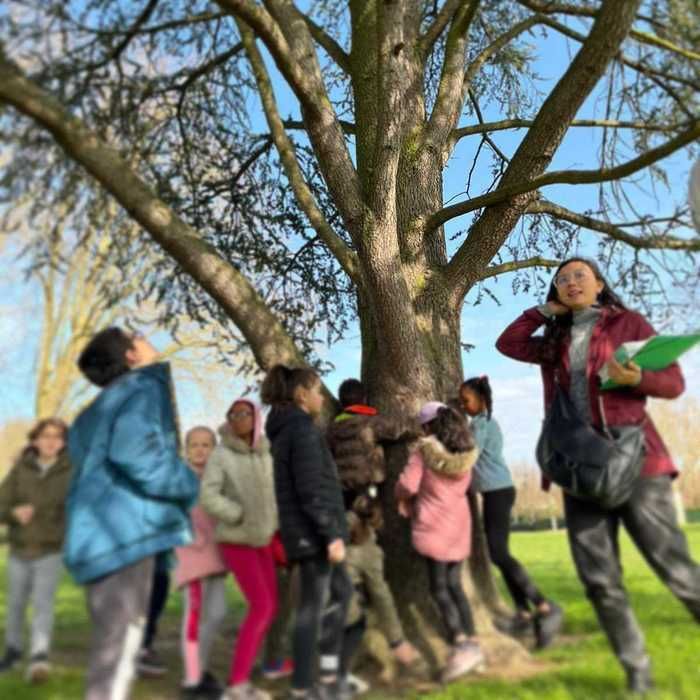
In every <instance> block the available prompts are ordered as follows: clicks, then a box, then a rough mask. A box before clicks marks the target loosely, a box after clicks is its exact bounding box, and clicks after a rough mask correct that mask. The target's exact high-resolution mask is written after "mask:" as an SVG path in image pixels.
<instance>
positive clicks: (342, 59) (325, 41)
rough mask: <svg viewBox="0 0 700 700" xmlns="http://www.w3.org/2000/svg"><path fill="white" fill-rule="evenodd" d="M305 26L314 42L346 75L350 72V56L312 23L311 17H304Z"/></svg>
mask: <svg viewBox="0 0 700 700" xmlns="http://www.w3.org/2000/svg"><path fill="white" fill-rule="evenodd" d="M304 21H305V22H306V26H307V27H308V28H309V31H310V32H311V36H312V37H313V38H314V41H315V42H316V43H317V44H318V45H319V46H321V47H322V48H323V50H324V51H325V52H326V53H327V54H328V55H329V56H330V57H331V58H332V59H333V60H334V61H335V62H336V63H337V64H338V66H339V67H340V68H342V69H343V70H344V71H345V72H346V73H349V72H350V56H348V54H347V53H346V52H345V51H344V50H343V47H342V46H341V45H340V44H339V43H338V42H337V41H336V40H335V39H334V38H333V37H332V36H330V35H329V34H327V33H326V32H324V31H323V29H322V28H321V27H319V26H318V24H316V22H314V21H313V20H312V19H311V17H309V16H307V15H304Z"/></svg>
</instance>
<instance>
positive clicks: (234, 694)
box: [221, 683, 272, 700]
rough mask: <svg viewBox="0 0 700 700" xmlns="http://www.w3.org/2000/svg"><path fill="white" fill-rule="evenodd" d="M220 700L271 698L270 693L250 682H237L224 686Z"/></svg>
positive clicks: (270, 699)
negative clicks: (224, 689)
mask: <svg viewBox="0 0 700 700" xmlns="http://www.w3.org/2000/svg"><path fill="white" fill-rule="evenodd" d="M221 700H272V695H270V693H268V692H267V691H266V690H262V689H260V688H256V687H255V686H254V685H251V684H250V683H238V684H237V685H230V686H229V687H228V688H226V691H225V692H224V694H223V695H222V696H221Z"/></svg>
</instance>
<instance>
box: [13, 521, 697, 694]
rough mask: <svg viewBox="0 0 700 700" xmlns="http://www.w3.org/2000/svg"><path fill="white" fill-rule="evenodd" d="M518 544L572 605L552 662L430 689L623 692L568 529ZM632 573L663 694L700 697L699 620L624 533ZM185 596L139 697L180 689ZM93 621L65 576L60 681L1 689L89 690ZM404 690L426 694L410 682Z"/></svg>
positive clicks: (548, 657) (59, 612)
mask: <svg viewBox="0 0 700 700" xmlns="http://www.w3.org/2000/svg"><path fill="white" fill-rule="evenodd" d="M687 533H688V537H689V540H690V543H691V550H692V551H693V552H694V553H695V556H696V558H698V557H700V524H693V525H690V526H688V528H687ZM513 550H514V552H515V554H516V556H518V557H519V558H520V559H521V560H522V561H523V562H524V563H525V564H526V566H527V568H528V570H529V571H530V573H531V574H532V576H533V578H534V579H535V581H537V583H538V585H539V586H540V587H541V588H542V589H543V590H544V591H545V592H546V593H547V595H549V596H551V597H552V598H554V599H556V600H558V601H559V602H560V603H562V604H563V606H564V608H565V610H566V625H565V630H564V632H565V634H564V637H563V640H562V641H561V642H560V643H559V644H557V645H555V646H554V647H553V648H552V649H550V650H548V651H547V652H544V653H541V654H537V658H538V659H541V660H542V661H543V662H544V663H543V664H542V665H543V666H544V667H545V668H546V669H547V670H546V672H543V673H540V674H538V675H536V676H533V677H530V678H528V679H526V680H521V681H509V680H505V679H500V680H499V679H498V678H494V677H491V674H492V673H493V670H491V671H489V672H487V675H486V677H478V678H473V679H470V680H468V681H465V682H463V683H458V684H453V685H451V686H449V687H447V688H445V689H444V690H442V691H441V692H433V693H431V694H429V695H427V694H424V695H422V696H421V697H423V698H426V699H429V700H462V699H463V698H469V699H470V700H471V699H473V700H496V699H502V698H507V699H508V700H516V699H517V700H570V699H575V700H598V699H599V700H618V699H619V700H622V699H623V698H625V693H624V690H623V688H624V677H623V673H622V670H621V669H620V667H619V665H618V664H617V662H616V660H615V658H614V657H613V655H612V652H611V651H610V649H609V647H608V644H607V641H606V639H605V638H604V636H603V635H602V633H601V632H600V629H599V628H598V625H597V622H596V620H595V618H594V615H593V612H592V610H591V608H590V605H589V604H588V601H587V600H586V599H585V597H584V596H583V593H582V590H581V586H580V584H579V582H578V579H577V578H576V575H575V573H574V570H573V567H572V564H571V560H570V557H569V552H568V546H567V542H566V536H565V533H564V532H563V531H560V532H537V533H516V534H514V535H513ZM622 552H623V566H624V570H625V582H626V584H627V588H628V590H629V593H630V598H631V600H632V605H633V607H634V609H635V611H636V612H637V615H638V618H639V622H640V624H641V626H642V628H643V629H644V632H645V634H646V638H647V644H648V647H649V651H650V653H651V656H652V658H653V661H654V669H655V677H656V682H657V686H658V691H657V693H656V694H655V695H654V698H658V699H659V700H697V699H698V698H700V629H699V628H698V626H697V625H696V624H695V623H694V622H693V620H692V619H691V617H690V615H689V614H688V613H687V612H686V610H685V609H684V608H683V607H682V606H681V604H680V603H678V601H676V600H675V598H673V596H672V595H671V594H670V593H669V592H668V591H667V590H666V589H665V588H664V587H663V586H662V585H661V584H660V583H659V582H658V581H657V580H656V578H655V577H654V576H653V574H652V573H651V572H650V570H649V569H648V567H647V566H646V564H645V563H644V561H643V560H642V558H641V557H640V556H639V554H638V553H637V551H636V550H635V549H634V547H633V546H632V545H631V544H630V542H629V541H628V540H627V539H626V538H624V539H623V542H622ZM0 580H2V581H4V557H3V560H2V562H0ZM5 593H6V592H5V590H4V586H3V588H2V590H0V612H1V613H2V619H4V609H5ZM230 595H231V603H232V610H233V613H232V616H231V621H230V623H229V625H228V628H227V634H226V635H225V636H226V638H227V639H228V640H231V639H233V638H234V636H235V633H234V629H235V625H236V623H237V621H238V620H239V619H240V616H241V614H242V606H241V601H240V597H239V596H238V594H237V592H236V591H235V590H234V589H233V588H231V591H230ZM179 619H180V596H179V595H178V594H173V595H171V597H170V599H169V602H168V608H167V610H166V614H165V615H164V619H163V621H162V623H161V630H160V634H159V641H158V648H159V650H160V651H162V652H163V654H164V656H165V657H166V658H167V660H168V663H169V666H170V668H171V671H170V673H169V674H168V676H167V677H166V678H165V679H164V680H162V681H157V682H154V681H146V680H142V681H139V682H138V683H137V685H136V689H135V692H134V698H135V700H171V699H173V698H177V684H178V682H179V671H180V663H179V657H178V631H179ZM88 639H89V630H88V624H87V619H86V613H85V608H84V600H83V594H82V591H81V590H80V589H78V588H76V587H75V586H73V585H72V584H71V582H70V579H69V578H68V577H65V578H64V580H63V582H62V585H61V588H60V592H59V596H58V600H57V608H56V632H55V650H54V662H55V665H56V672H55V674H54V676H53V677H52V679H51V681H50V682H49V683H48V684H47V685H45V686H42V687H40V688H31V687H29V686H27V685H26V683H25V682H24V681H23V679H22V675H21V673H19V672H17V673H15V672H13V673H10V674H8V675H6V676H3V677H0V698H2V699H3V700H4V699H5V698H12V699H13V700H25V699H26V700H28V699H30V698H32V699H33V698H37V699H39V698H41V700H73V699H76V700H77V699H78V698H80V697H81V694H82V675H83V670H82V669H83V668H84V663H85V657H86V653H87V645H88ZM228 655H229V648H228V646H227V644H226V643H225V642H224V641H221V642H220V643H219V645H218V646H217V648H216V650H215V663H214V666H215V668H216V669H217V670H218V671H220V673H221V675H224V673H225V670H226V668H227V663H228ZM389 697H395V696H392V695H391V694H390V693H389V692H388V691H385V692H381V691H375V692H374V693H372V694H371V695H370V696H368V700H370V699H371V700H377V699H379V698H389ZM402 697H406V698H409V697H418V695H417V693H411V692H408V691H404V692H403V693H402Z"/></svg>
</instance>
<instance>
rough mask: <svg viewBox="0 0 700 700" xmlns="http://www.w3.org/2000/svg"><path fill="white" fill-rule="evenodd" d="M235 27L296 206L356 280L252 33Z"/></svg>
mask: <svg viewBox="0 0 700 700" xmlns="http://www.w3.org/2000/svg"><path fill="white" fill-rule="evenodd" d="M239 29H240V32H241V37H242V39H243V44H244V46H245V50H246V54H247V55H248V60H249V61H250V65H251V67H252V70H253V75H254V76H255V81H256V83H257V86H258V92H259V94H260V100H261V102H262V105H263V110H264V112H265V117H266V119H267V123H268V126H269V127H270V133H271V134H272V138H273V140H274V143H275V147H276V148H277V152H278V153H279V156H280V159H281V161H282V165H283V167H284V171H285V173H286V175H287V179H288V180H289V183H290V185H291V186H292V190H293V191H294V196H295V197H296V200H297V202H298V204H299V207H300V208H301V210H302V211H303V212H304V213H305V214H306V216H307V217H308V219H309V222H310V223H311V225H312V226H313V228H314V230H315V231H316V233H318V235H319V237H320V238H321V240H322V241H323V242H324V243H325V244H326V245H327V246H328V248H329V249H330V250H331V252H332V253H333V255H334V256H335V257H336V259H337V260H338V262H339V263H340V265H341V266H342V267H343V269H344V270H345V272H347V274H348V275H349V276H350V277H351V278H353V279H355V281H357V274H358V269H357V258H356V256H355V254H354V253H353V252H352V251H351V250H350V249H349V248H348V246H347V245H345V243H344V242H343V241H342V239H341V238H340V237H339V236H338V235H337V234H336V232H335V231H334V230H333V229H332V228H331V226H330V225H329V224H328V221H326V218H325V217H324V215H323V212H321V210H320V209H319V207H318V204H317V203H316V199H315V197H314V195H313V193H312V192H311V188H310V187H309V186H308V183H307V182H306V180H305V179H304V174H303V172H302V170H301V167H300V166H299V161H298V160H297V157H296V152H295V149H294V144H293V143H292V142H291V140H290V139H289V137H288V136H287V132H286V131H285V129H284V126H283V124H282V119H281V118H280V115H279V111H278V109H277V104H276V102H275V95H274V91H273V88H272V82H271V80H270V76H269V75H268V73H267V70H266V68H265V63H264V61H263V58H262V56H261V55H260V52H259V51H258V48H257V46H256V45H255V36H254V35H253V32H252V31H251V30H250V29H249V28H248V27H247V26H246V25H245V24H243V23H242V22H239Z"/></svg>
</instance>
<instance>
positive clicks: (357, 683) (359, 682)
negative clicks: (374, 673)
mask: <svg viewBox="0 0 700 700" xmlns="http://www.w3.org/2000/svg"><path fill="white" fill-rule="evenodd" d="M347 680H348V685H349V686H350V688H351V690H352V692H353V693H355V695H362V694H363V693H366V692H367V691H368V690H369V683H368V682H367V681H365V680H363V679H362V678H360V677H359V676H356V675H354V674H353V673H348V678H347Z"/></svg>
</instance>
